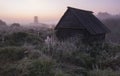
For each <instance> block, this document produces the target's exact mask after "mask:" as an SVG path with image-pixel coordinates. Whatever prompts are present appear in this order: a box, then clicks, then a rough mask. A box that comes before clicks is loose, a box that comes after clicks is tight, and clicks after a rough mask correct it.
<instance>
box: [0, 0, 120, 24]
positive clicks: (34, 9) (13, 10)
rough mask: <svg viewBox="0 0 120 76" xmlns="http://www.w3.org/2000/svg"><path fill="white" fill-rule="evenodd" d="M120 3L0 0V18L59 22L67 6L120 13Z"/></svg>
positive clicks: (114, 0) (119, 0) (118, 0)
mask: <svg viewBox="0 0 120 76" xmlns="http://www.w3.org/2000/svg"><path fill="white" fill-rule="evenodd" d="M119 4H120V0H0V11H1V12H0V19H3V20H4V21H6V22H7V23H13V22H19V23H22V24H27V23H31V22H33V16H38V17H39V20H40V22H44V23H57V22H58V21H59V19H60V18H61V16H62V15H63V13H64V12H65V10H66V9H67V8H66V7H67V6H72V7H76V8H80V9H85V10H91V11H93V12H95V13H98V12H108V13H111V14H119V13H120V8H119Z"/></svg>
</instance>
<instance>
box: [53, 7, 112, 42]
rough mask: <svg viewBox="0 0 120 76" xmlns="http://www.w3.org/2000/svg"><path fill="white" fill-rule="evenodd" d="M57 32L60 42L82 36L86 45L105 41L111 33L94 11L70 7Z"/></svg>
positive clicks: (57, 27)
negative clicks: (106, 36)
mask: <svg viewBox="0 0 120 76" xmlns="http://www.w3.org/2000/svg"><path fill="white" fill-rule="evenodd" d="M55 30H56V36H57V38H58V39H59V40H65V39H67V38H70V37H74V36H77V35H80V36H81V39H82V41H83V42H85V43H91V42H96V41H104V40H105V35H106V33H108V32H110V30H109V29H108V28H107V27H106V26H105V25H104V24H103V23H102V22H101V21H100V20H99V19H97V18H96V17H95V16H94V15H93V12H92V11H86V10H81V9H77V8H72V7H68V9H67V11H66V12H65V13H64V15H63V16H62V18H61V19H60V21H59V23H58V24H57V26H56V27H55Z"/></svg>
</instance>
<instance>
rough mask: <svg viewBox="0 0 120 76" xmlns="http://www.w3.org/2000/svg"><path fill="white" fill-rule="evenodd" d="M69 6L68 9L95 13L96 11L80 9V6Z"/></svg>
mask: <svg viewBox="0 0 120 76" xmlns="http://www.w3.org/2000/svg"><path fill="white" fill-rule="evenodd" d="M67 8H68V9H73V10H78V11H82V12H88V13H94V12H92V11H89V10H83V9H78V8H74V7H70V6H68V7H67Z"/></svg>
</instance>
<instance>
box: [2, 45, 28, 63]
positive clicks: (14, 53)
mask: <svg viewBox="0 0 120 76" xmlns="http://www.w3.org/2000/svg"><path fill="white" fill-rule="evenodd" d="M24 51H26V49H25V48H22V47H3V48H0V60H1V61H17V60H20V59H22V58H23V57H24V56H25V54H24Z"/></svg>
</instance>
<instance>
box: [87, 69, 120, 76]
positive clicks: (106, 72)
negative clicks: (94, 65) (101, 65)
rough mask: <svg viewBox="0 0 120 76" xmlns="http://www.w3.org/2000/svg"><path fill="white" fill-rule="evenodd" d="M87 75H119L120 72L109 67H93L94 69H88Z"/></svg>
mask: <svg viewBox="0 0 120 76" xmlns="http://www.w3.org/2000/svg"><path fill="white" fill-rule="evenodd" d="M87 76H120V72H119V71H113V70H110V69H106V70H100V69H95V70H92V71H89V72H88V74H87Z"/></svg>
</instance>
